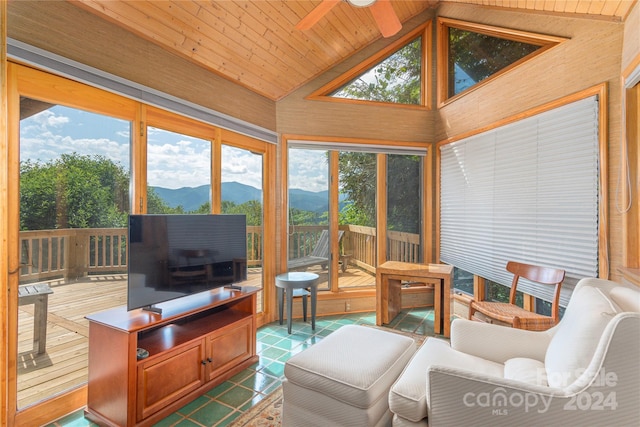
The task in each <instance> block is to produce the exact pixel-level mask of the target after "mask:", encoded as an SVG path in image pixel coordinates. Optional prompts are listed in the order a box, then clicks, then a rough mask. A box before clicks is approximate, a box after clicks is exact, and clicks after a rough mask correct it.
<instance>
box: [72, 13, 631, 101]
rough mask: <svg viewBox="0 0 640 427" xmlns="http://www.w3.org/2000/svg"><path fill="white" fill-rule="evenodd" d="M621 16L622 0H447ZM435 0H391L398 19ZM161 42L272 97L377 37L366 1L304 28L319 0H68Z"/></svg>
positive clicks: (169, 48) (412, 15)
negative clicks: (301, 27)
mask: <svg viewBox="0 0 640 427" xmlns="http://www.w3.org/2000/svg"><path fill="white" fill-rule="evenodd" d="M70 1H71V0H70ZM448 1H449V2H457V3H470V4H477V5H482V6H489V7H497V8H509V9H517V10H531V11H537V12H545V13H570V14H574V15H575V14H578V15H581V16H585V17H599V18H603V17H604V18H608V19H614V20H622V19H624V17H625V16H626V14H627V13H628V11H629V9H630V8H631V6H632V5H633V3H634V2H633V1H629V0H607V1H591V0H573V1H563V0H555V1H554V0H551V1H550V0H448ZM439 3H440V1H439V0H393V1H392V5H393V8H394V10H395V12H396V14H397V15H398V17H399V19H400V21H401V22H406V21H407V20H409V19H411V18H412V17H414V16H416V15H418V14H420V13H421V12H423V11H425V10H426V9H428V8H435V7H437V6H438V4H439ZM73 4H75V5H77V6H79V7H82V8H84V9H86V10H89V11H90V12H92V13H95V14H96V15H98V16H100V17H102V18H104V19H107V20H110V21H112V22H114V23H116V24H117V25H120V26H121V27H123V28H125V29H126V30H128V31H131V32H133V33H136V34H138V35H139V36H141V37H144V38H146V39H148V40H151V41H153V42H155V43H157V44H158V45H160V46H162V47H163V48H164V49H167V50H168V51H171V52H173V53H175V54H178V55H181V56H183V57H186V58H189V59H190V60H192V61H194V62H195V63H197V64H199V65H201V66H202V67H205V68H207V69H209V70H211V71H213V72H215V73H218V74H220V75H222V76H224V77H226V78H228V79H230V80H232V81H234V82H236V83H238V84H240V85H243V86H245V87H247V88H249V89H251V90H253V91H255V92H257V93H259V94H261V95H264V96H266V97H268V98H270V99H273V100H278V99H280V98H282V97H284V96H286V95H288V94H289V93H291V92H292V91H294V90H295V89H297V88H298V87H300V86H301V85H303V84H304V83H306V82H308V81H310V80H311V79H313V78H314V77H316V76H318V75H320V74H321V73H323V72H325V71H326V70H328V69H330V68H331V67H333V66H334V65H335V64H337V63H338V62H340V61H342V60H343V59H345V58H347V57H348V56H350V55H352V54H353V53H354V52H356V51H357V50H359V49H361V48H363V47H365V46H366V45H368V44H370V43H371V42H373V41H375V40H377V39H378V38H380V37H381V36H380V33H379V31H378V29H377V27H376V23H375V21H374V19H373V17H372V15H371V12H370V11H369V10H367V8H357V7H353V6H351V5H350V4H348V3H346V2H344V1H343V2H341V3H340V4H338V5H337V6H336V7H334V8H333V9H332V10H331V11H330V12H329V13H328V14H327V15H326V16H324V17H323V18H322V19H321V20H320V21H319V22H318V23H317V24H316V25H315V26H313V27H312V28H311V29H310V30H307V31H298V30H296V29H295V28H294V27H295V25H296V24H297V23H298V22H299V21H300V19H302V18H303V17H304V16H305V15H306V14H308V13H309V12H311V10H313V8H314V7H315V6H317V5H318V4H320V0H313V1H293V0H259V1H235V0H223V1H213V0H212V1H201V0H162V1H158V0H137V1H122V0H118V1H114V0H74V1H73Z"/></svg>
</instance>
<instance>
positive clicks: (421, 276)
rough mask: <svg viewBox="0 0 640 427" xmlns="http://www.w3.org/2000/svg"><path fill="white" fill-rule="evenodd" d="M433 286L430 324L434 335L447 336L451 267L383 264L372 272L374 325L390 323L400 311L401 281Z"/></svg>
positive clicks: (399, 263)
mask: <svg viewBox="0 0 640 427" xmlns="http://www.w3.org/2000/svg"><path fill="white" fill-rule="evenodd" d="M403 280H404V281H407V282H427V283H432V284H433V285H434V298H433V306H434V311H435V313H434V321H433V329H434V332H435V333H436V334H442V335H444V336H445V337H448V336H449V333H450V328H451V320H450V317H451V306H450V304H451V289H452V286H451V284H452V282H453V266H450V265H446V264H413V263H409V262H400V261H387V262H385V263H383V264H382V265H380V266H378V268H377V269H376V324H377V325H383V324H386V323H389V322H391V321H392V320H393V319H394V318H395V317H396V316H397V315H398V313H399V312H400V310H401V309H402V281H403Z"/></svg>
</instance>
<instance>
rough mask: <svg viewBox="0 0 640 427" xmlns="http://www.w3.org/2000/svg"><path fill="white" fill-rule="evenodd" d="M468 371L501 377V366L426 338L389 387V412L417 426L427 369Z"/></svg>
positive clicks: (422, 414) (424, 409) (423, 406)
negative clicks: (448, 368)
mask: <svg viewBox="0 0 640 427" xmlns="http://www.w3.org/2000/svg"><path fill="white" fill-rule="evenodd" d="M434 365H438V366H446V367H454V368H459V369H468V370H469V371H473V372H476V373H484V374H488V375H491V376H496V377H502V375H503V365H502V364H501V363H495V362H491V361H489V360H486V359H482V358H480V357H476V356H472V355H470V354H466V353H462V352H459V351H456V350H454V349H452V348H451V346H450V345H449V343H448V342H447V341H444V340H441V339H437V338H429V339H427V340H426V341H425V343H424V344H422V346H421V347H420V348H419V349H418V351H417V352H416V354H414V356H413V359H411V362H410V363H409V364H408V365H407V367H406V368H405V369H404V371H403V372H402V375H400V378H398V380H397V381H396V382H395V384H394V385H393V386H392V387H391V391H390V392H389V409H391V412H393V413H394V414H396V415H398V416H400V417H402V418H405V419H407V420H409V421H413V422H418V421H420V420H422V419H423V418H424V417H426V416H427V405H428V401H427V390H428V389H429V384H428V381H429V376H428V375H427V370H428V369H429V367H430V366H434ZM425 381H426V387H425Z"/></svg>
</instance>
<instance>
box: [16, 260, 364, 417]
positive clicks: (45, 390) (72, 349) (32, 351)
mask: <svg viewBox="0 0 640 427" xmlns="http://www.w3.org/2000/svg"><path fill="white" fill-rule="evenodd" d="M309 271H313V272H316V273H318V274H320V285H319V289H323V288H324V289H327V284H326V283H327V271H326V270H322V269H321V268H320V267H319V266H318V268H317V269H315V268H312V269H310V270H309ZM248 279H249V280H250V281H251V282H253V284H260V283H261V272H260V270H259V269H250V270H249V276H248ZM47 283H48V284H49V285H50V286H51V289H52V290H53V293H52V294H51V295H49V306H48V316H47V348H46V352H45V353H42V354H38V352H37V348H34V342H33V325H34V318H33V315H34V313H33V304H31V305H23V306H20V307H19V308H18V328H19V334H18V359H17V363H18V367H17V369H18V408H25V407H27V406H29V405H32V404H34V403H37V402H39V401H41V400H43V399H45V398H48V397H51V396H53V395H55V394H58V393H61V392H63V391H66V390H69V389H72V388H74V387H78V386H81V385H83V384H85V383H86V381H87V354H88V336H89V323H88V321H87V320H86V319H85V316H87V315H89V314H91V313H95V312H98V311H103V310H107V309H110V308H113V307H117V306H121V305H125V304H126V302H127V296H126V287H127V276H126V275H101V276H89V277H85V278H83V279H80V280H74V281H71V282H64V281H61V280H60V281H50V282H47ZM340 286H341V287H349V288H353V287H364V286H375V276H372V275H371V274H370V273H367V272H365V271H363V270H360V269H358V268H349V269H348V270H347V271H346V272H345V273H342V272H341V273H340ZM259 299H260V298H259ZM258 309H259V310H260V307H258Z"/></svg>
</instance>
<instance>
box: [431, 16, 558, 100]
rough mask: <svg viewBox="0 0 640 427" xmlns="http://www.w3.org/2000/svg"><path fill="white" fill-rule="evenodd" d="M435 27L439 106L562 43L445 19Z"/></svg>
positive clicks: (531, 34) (441, 19)
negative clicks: (437, 55) (436, 29)
mask: <svg viewBox="0 0 640 427" xmlns="http://www.w3.org/2000/svg"><path fill="white" fill-rule="evenodd" d="M438 24H439V26H438V28H439V32H438V35H439V48H440V52H441V54H440V56H439V59H441V61H440V62H439V64H438V71H439V74H438V75H439V77H440V79H439V84H440V88H441V90H440V95H441V98H442V95H443V94H445V97H444V99H439V101H440V102H441V103H442V102H443V101H445V100H446V99H449V98H452V97H455V96H456V95H458V94H460V93H462V92H465V91H466V90H469V89H470V88H473V87H476V86H477V85H478V84H479V83H481V82H486V81H488V80H490V79H491V78H492V77H495V76H497V75H499V74H502V73H504V72H506V71H507V70H510V69H512V68H514V67H515V66H517V65H519V64H521V63H522V62H524V61H527V60H529V59H531V58H533V57H534V56H536V55H538V54H540V53H542V52H544V51H545V50H547V49H549V48H551V47H553V46H555V45H557V44H558V43H560V42H562V41H564V40H565V39H562V38H559V37H550V36H545V35H540V34H533V33H525V32H522V31H516V30H508V29H504V28H497V27H489V26H486V25H479V24H472V23H468V22H462V21H455V20H452V19H447V18H439V19H438ZM443 54H444V55H443ZM445 58H446V61H444V59H445Z"/></svg>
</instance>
